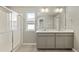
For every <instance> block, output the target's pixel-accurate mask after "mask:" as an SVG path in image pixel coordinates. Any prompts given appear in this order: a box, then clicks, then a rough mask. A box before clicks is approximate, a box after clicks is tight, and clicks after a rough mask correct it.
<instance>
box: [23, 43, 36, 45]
mask: <svg viewBox="0 0 79 59" xmlns="http://www.w3.org/2000/svg"><path fill="white" fill-rule="evenodd" d="M23 45H36V43H23Z"/></svg>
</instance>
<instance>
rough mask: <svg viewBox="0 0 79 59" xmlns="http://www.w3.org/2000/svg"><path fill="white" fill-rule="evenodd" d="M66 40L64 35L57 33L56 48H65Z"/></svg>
mask: <svg viewBox="0 0 79 59" xmlns="http://www.w3.org/2000/svg"><path fill="white" fill-rule="evenodd" d="M64 43H65V40H64V37H63V35H60V34H57V35H56V48H65V44H64Z"/></svg>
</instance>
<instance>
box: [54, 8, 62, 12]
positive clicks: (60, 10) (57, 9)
mask: <svg viewBox="0 0 79 59" xmlns="http://www.w3.org/2000/svg"><path fill="white" fill-rule="evenodd" d="M62 11H63V8H56V10H55V12H56V13H62Z"/></svg>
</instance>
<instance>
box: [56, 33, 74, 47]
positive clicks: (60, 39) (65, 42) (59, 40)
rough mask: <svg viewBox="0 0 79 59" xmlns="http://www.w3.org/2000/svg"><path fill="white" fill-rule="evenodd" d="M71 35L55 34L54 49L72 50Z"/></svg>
mask: <svg viewBox="0 0 79 59" xmlns="http://www.w3.org/2000/svg"><path fill="white" fill-rule="evenodd" d="M72 42H73V36H72V34H66V33H65V34H56V48H72V46H73V43H72Z"/></svg>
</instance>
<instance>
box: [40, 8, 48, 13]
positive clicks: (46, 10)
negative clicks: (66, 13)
mask: <svg viewBox="0 0 79 59" xmlns="http://www.w3.org/2000/svg"><path fill="white" fill-rule="evenodd" d="M41 12H42V13H48V12H49V9H48V8H41Z"/></svg>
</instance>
